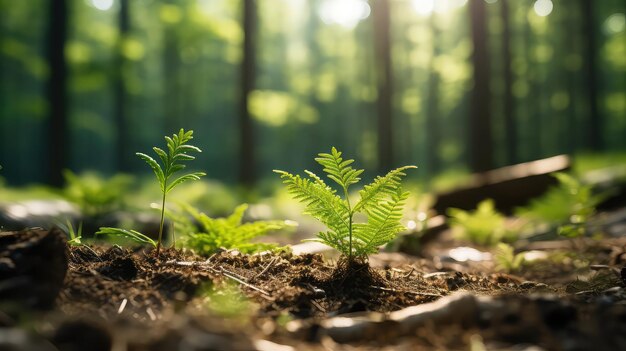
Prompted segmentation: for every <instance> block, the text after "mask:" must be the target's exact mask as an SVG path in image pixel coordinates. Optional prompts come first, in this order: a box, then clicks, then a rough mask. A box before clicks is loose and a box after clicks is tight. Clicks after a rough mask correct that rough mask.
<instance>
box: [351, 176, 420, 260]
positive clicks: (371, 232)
mask: <svg viewBox="0 0 626 351" xmlns="http://www.w3.org/2000/svg"><path fill="white" fill-rule="evenodd" d="M408 196H409V193H408V192H403V191H402V189H401V188H397V189H396V191H395V193H394V194H393V195H392V197H391V199H390V200H389V201H382V202H379V203H378V206H376V207H374V206H372V207H370V208H368V210H367V224H356V225H355V226H354V228H353V229H354V238H355V239H356V240H355V241H356V244H355V255H356V256H363V255H367V254H370V253H375V252H377V251H378V247H379V246H381V245H384V244H386V243H388V242H390V241H391V240H393V239H394V238H395V236H396V235H397V234H398V233H399V232H401V231H403V230H404V226H403V225H402V224H401V223H400V220H401V219H402V208H403V207H404V203H405V201H406V199H407V198H408Z"/></svg>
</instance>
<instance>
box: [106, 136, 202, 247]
mask: <svg viewBox="0 0 626 351" xmlns="http://www.w3.org/2000/svg"><path fill="white" fill-rule="evenodd" d="M191 139H193V131H192V130H190V131H187V132H185V130H184V129H182V128H181V130H180V131H179V132H178V134H173V135H172V136H171V137H169V136H166V137H165V141H166V145H167V152H166V151H164V150H163V149H161V148H158V147H156V146H155V147H153V148H152V149H153V150H154V152H155V153H156V154H157V156H159V159H160V160H161V164H162V165H161V164H159V163H158V162H157V161H155V160H154V159H153V158H152V157H150V156H148V155H146V154H144V153H141V152H138V153H137V156H139V157H140V158H141V159H142V160H144V161H145V162H146V163H147V164H148V165H149V166H150V168H152V171H153V172H154V175H155V176H156V178H157V181H158V182H159V185H160V188H161V193H162V195H163V196H162V200H161V221H160V224H159V237H158V239H157V241H156V245H155V247H156V255H157V256H158V255H159V251H160V249H161V241H162V238H163V223H164V221H165V200H166V197H167V194H168V193H169V192H170V191H171V190H172V189H174V187H176V186H177V185H179V184H182V183H184V182H186V181H188V180H199V179H200V177H202V176H204V175H206V173H204V172H193V173H187V174H183V175H181V176H178V177H176V178H173V177H174V175H175V174H177V173H179V172H180V171H182V170H183V169H184V168H185V167H186V166H185V165H184V164H183V163H182V162H184V161H191V160H194V159H195V157H194V156H191V155H189V154H188V152H191V151H194V152H202V150H200V149H199V148H198V147H196V146H193V145H189V144H188V142H189V141H190V140H191ZM96 234H101V235H105V234H106V235H118V236H123V237H127V238H130V239H133V240H135V241H138V242H141V243H150V244H152V243H151V242H149V241H146V238H147V239H149V240H150V241H153V240H152V239H150V238H148V237H147V236H145V235H144V234H141V233H139V232H137V231H134V230H125V229H118V228H101V229H100V231H99V232H98V233H96Z"/></svg>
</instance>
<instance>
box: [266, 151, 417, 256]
mask: <svg viewBox="0 0 626 351" xmlns="http://www.w3.org/2000/svg"><path fill="white" fill-rule="evenodd" d="M318 156H319V157H317V158H316V159H315V160H316V161H317V162H318V163H319V164H320V165H322V166H323V167H324V172H326V174H327V175H328V177H329V178H330V179H332V180H333V181H335V182H336V183H337V184H339V185H340V186H341V188H342V189H343V192H344V198H343V199H342V198H341V197H340V196H338V195H337V194H336V191H335V190H333V189H332V188H331V187H329V186H328V185H326V183H324V181H323V180H322V179H321V178H320V177H318V176H317V175H316V174H315V173H313V172H310V171H305V172H306V174H307V175H308V176H309V177H310V179H305V178H302V177H301V176H299V175H293V174H291V173H288V172H285V171H280V170H275V171H274V172H276V173H278V174H280V176H281V178H282V179H283V183H284V184H286V185H287V190H288V191H289V193H290V194H292V195H293V197H294V198H295V199H296V200H298V201H300V202H301V203H304V204H305V213H306V214H309V215H311V216H312V217H314V218H316V219H318V220H319V221H320V222H322V223H324V224H325V225H326V226H327V227H328V229H329V230H328V231H325V232H321V233H318V234H317V238H315V239H311V241H317V242H321V243H323V244H325V245H328V246H330V247H332V248H335V249H336V250H338V251H339V252H341V253H342V254H343V255H345V256H347V257H348V259H349V260H352V258H353V257H355V256H356V257H365V256H367V255H368V254H370V253H374V252H376V251H377V250H378V248H379V247H380V246H382V245H384V244H386V243H388V242H389V241H391V240H392V239H393V238H394V237H395V236H396V235H397V234H398V233H399V232H401V231H402V230H404V227H403V226H402V224H401V223H400V220H401V219H402V208H403V206H404V203H405V201H406V199H407V197H408V195H409V194H408V193H407V192H403V191H402V189H401V187H400V181H401V179H402V177H404V176H405V175H406V174H405V171H406V170H407V169H410V168H416V167H415V166H405V167H401V168H398V169H395V170H393V171H391V172H389V173H388V174H387V175H385V176H383V177H377V178H376V179H375V180H374V182H373V183H372V184H370V185H367V186H365V188H364V189H363V190H361V191H360V195H361V199H360V201H359V202H357V204H356V205H355V206H354V207H351V205H350V201H349V198H348V195H349V194H348V187H349V186H350V185H352V184H356V183H358V182H359V180H360V178H359V176H360V175H361V173H363V170H360V169H355V168H353V167H352V166H350V165H351V164H352V163H353V162H354V160H351V159H348V160H344V159H343V158H342V157H341V152H339V151H337V149H336V148H334V147H333V148H332V149H331V152H330V153H321V154H319V155H318ZM358 212H363V213H365V214H366V215H367V222H366V223H354V215H355V214H356V213H358Z"/></svg>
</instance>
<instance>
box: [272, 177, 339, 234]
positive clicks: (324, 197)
mask: <svg viewBox="0 0 626 351" xmlns="http://www.w3.org/2000/svg"><path fill="white" fill-rule="evenodd" d="M274 172H276V173H278V174H280V175H281V178H283V183H284V184H286V185H287V190H288V191H289V192H290V193H291V194H292V195H293V196H294V198H295V199H296V200H298V201H300V202H302V203H304V204H305V205H306V207H305V213H307V214H309V215H311V216H312V217H314V218H316V219H318V220H319V221H320V222H322V223H324V224H325V225H326V226H327V227H328V228H329V229H331V231H332V232H333V233H334V234H335V235H336V236H338V237H344V236H346V237H347V236H348V235H349V233H350V227H349V220H350V211H349V209H348V207H347V205H346V203H345V201H344V200H342V199H341V198H340V197H339V196H337V195H336V194H335V192H334V191H333V190H332V189H331V188H330V187H328V186H324V185H325V184H324V183H323V182H320V179H319V178H316V179H314V180H313V181H311V180H309V179H305V178H302V177H300V176H299V175H293V174H290V173H288V172H284V171H274Z"/></svg>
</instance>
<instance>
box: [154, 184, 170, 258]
mask: <svg viewBox="0 0 626 351" xmlns="http://www.w3.org/2000/svg"><path fill="white" fill-rule="evenodd" d="M166 184H167V182H166V183H165V184H164V185H163V201H162V202H161V223H160V224H159V240H157V247H156V255H157V256H159V251H161V239H162V238H163V222H164V221H165V194H166V192H165V189H166Z"/></svg>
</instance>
